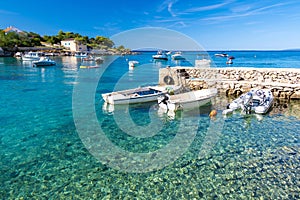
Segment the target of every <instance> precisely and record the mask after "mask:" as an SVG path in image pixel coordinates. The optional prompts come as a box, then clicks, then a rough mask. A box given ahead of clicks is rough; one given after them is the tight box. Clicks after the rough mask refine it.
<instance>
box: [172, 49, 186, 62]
mask: <svg viewBox="0 0 300 200" xmlns="http://www.w3.org/2000/svg"><path fill="white" fill-rule="evenodd" d="M171 57H172V59H173V60H185V58H184V57H183V56H182V53H181V52H179V51H177V52H175V54H173V55H172V56H171Z"/></svg>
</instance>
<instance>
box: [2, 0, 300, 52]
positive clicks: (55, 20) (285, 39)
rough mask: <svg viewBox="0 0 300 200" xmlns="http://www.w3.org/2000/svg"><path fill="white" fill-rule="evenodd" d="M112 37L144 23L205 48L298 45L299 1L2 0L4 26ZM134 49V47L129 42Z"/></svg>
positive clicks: (234, 48)
mask: <svg viewBox="0 0 300 200" xmlns="http://www.w3.org/2000/svg"><path fill="white" fill-rule="evenodd" d="M10 25H13V26H15V27H17V28H19V29H21V30H25V31H28V32H29V31H32V32H35V33H39V34H41V35H56V34H57V33H58V31H59V30H63V31H64V32H67V31H71V32H75V33H80V34H81V35H87V36H89V37H95V36H97V35H102V36H106V37H111V36H113V35H115V34H118V33H120V32H122V31H126V30H130V29H135V28H142V27H163V28H167V29H171V30H175V31H178V32H180V33H183V34H185V35H187V36H189V37H191V38H193V39H194V40H196V41H197V42H198V43H199V44H201V45H202V46H203V47H204V48H205V49H207V50H245V49H257V50H268V49H274V50H277V49H293V48H300V1H299V0H286V1H279V0H263V1H253V0H243V1H242V0H219V1H213V0H152V1H148V0H139V1H137V0H127V1H126V0H109V1H101V0H86V1H71V0H64V1H62V0H51V1H48V0H44V1H35V0H26V1H23V0H14V1H13V0H2V1H1V6H0V28H1V29H4V28H6V27H7V26H10ZM129 48H130V47H129Z"/></svg>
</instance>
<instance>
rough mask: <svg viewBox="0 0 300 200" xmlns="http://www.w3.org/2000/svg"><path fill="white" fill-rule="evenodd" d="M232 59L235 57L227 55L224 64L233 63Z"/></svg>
mask: <svg viewBox="0 0 300 200" xmlns="http://www.w3.org/2000/svg"><path fill="white" fill-rule="evenodd" d="M233 59H235V57H234V56H229V57H228V60H227V62H226V64H228V65H231V64H233V61H232V60H233Z"/></svg>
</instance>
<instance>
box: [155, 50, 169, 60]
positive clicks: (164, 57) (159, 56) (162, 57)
mask: <svg viewBox="0 0 300 200" xmlns="http://www.w3.org/2000/svg"><path fill="white" fill-rule="evenodd" d="M152 58H153V59H157V60H168V55H167V54H166V53H164V52H162V51H158V52H157V54H156V55H153V56H152Z"/></svg>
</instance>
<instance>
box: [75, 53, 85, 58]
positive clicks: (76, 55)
mask: <svg viewBox="0 0 300 200" xmlns="http://www.w3.org/2000/svg"><path fill="white" fill-rule="evenodd" d="M74 56H75V57H76V58H87V57H88V54H87V53H86V52H76V53H75V55H74Z"/></svg>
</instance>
